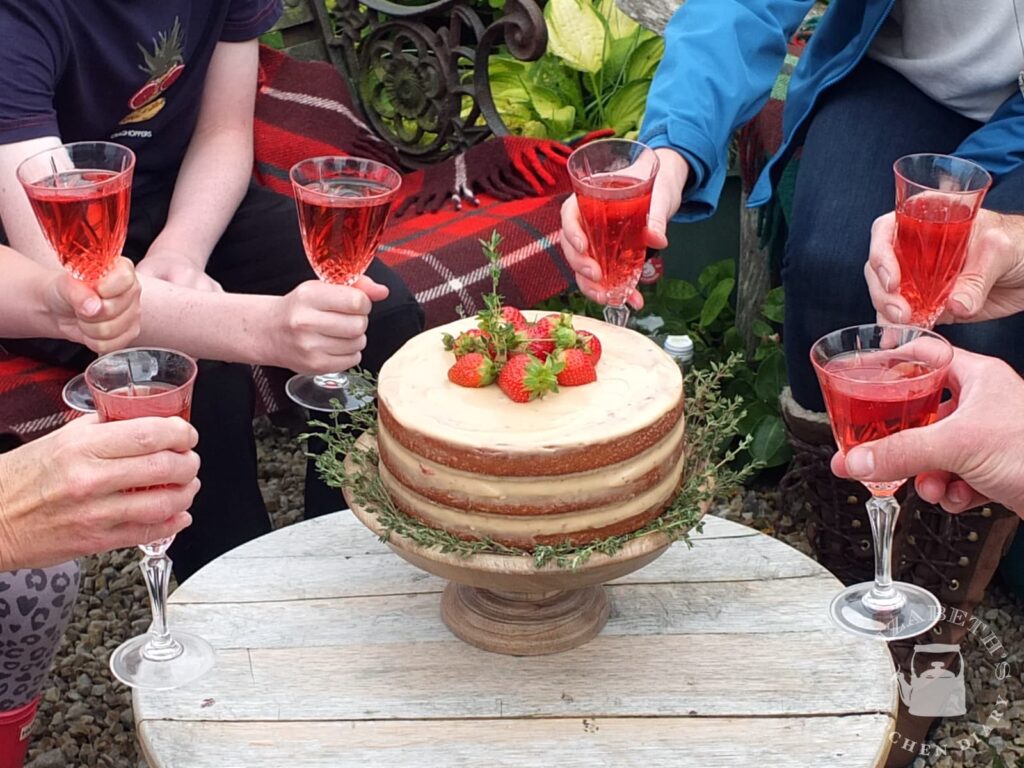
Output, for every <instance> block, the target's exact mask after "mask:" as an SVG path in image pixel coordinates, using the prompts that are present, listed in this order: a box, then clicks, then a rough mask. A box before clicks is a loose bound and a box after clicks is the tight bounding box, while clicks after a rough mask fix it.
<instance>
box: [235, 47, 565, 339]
mask: <svg viewBox="0 0 1024 768" xmlns="http://www.w3.org/2000/svg"><path fill="white" fill-rule="evenodd" d="M255 131H256V134H255V145H256V167H255V169H254V173H255V177H256V179H257V180H258V181H259V182H260V183H262V184H264V185H266V186H268V187H270V188H271V189H273V190H275V191H277V192H280V193H281V194H286V195H291V187H290V183H289V181H288V169H289V168H291V166H292V165H293V164H295V163H296V162H298V161H300V160H302V159H304V158H306V157H312V156H316V155H324V154H352V155H362V156H364V157H371V158H373V159H378V160H380V161H382V162H387V163H390V164H393V165H397V164H398V160H397V158H396V157H395V155H394V152H393V150H392V149H391V148H390V147H389V146H388V145H386V144H385V143H384V142H382V141H381V140H380V139H378V138H377V137H376V136H374V135H372V134H371V133H370V129H369V128H368V127H367V126H366V125H365V124H363V122H362V120H361V118H360V117H359V116H358V113H357V110H356V108H355V106H354V104H353V101H352V98H351V96H350V94H349V90H348V86H347V85H346V83H345V81H344V80H343V79H342V78H341V76H340V75H339V74H338V73H337V71H336V70H335V69H334V68H333V67H332V66H330V65H329V64H322V63H309V62H299V61H296V60H294V59H291V58H289V57H287V56H284V55H282V54H280V53H278V52H276V51H273V50H271V49H269V48H263V49H262V50H261V53H260V87H259V92H258V96H257V101H256V129H255ZM569 152H570V148H569V147H566V146H565V145H562V144H559V143H557V142H552V141H540V140H534V139H523V138H519V137H503V138H500V139H493V140H491V141H487V142H484V143H482V144H478V145H476V146H474V147H472V148H470V149H469V150H468V151H467V152H465V153H464V154H462V155H459V156H458V157H455V158H452V159H449V160H446V161H445V162H442V163H439V164H437V165H435V166H432V167H430V168H427V169H424V170H418V171H413V172H410V173H406V174H405V175H404V176H403V183H402V191H401V193H400V198H399V202H398V203H397V205H396V207H395V211H394V214H393V216H392V220H391V222H390V223H389V225H388V229H387V230H386V231H385V234H384V239H383V245H382V246H381V249H380V251H379V256H380V258H381V259H383V260H384V261H385V262H386V263H387V264H388V265H389V266H391V267H393V268H394V269H395V270H396V271H397V272H398V274H399V275H400V276H401V277H402V279H403V280H404V281H405V283H406V285H408V286H409V288H410V289H411V290H412V292H413V293H414V294H415V296H416V298H417V300H418V301H419V302H420V304H421V305H422V306H423V308H424V310H425V312H426V316H427V325H428V326H435V325H440V324H442V323H445V322H448V321H450V320H454V319H455V318H456V317H457V312H456V310H457V308H458V307H459V306H462V308H463V309H464V310H465V311H466V312H467V313H472V312H474V311H476V309H478V308H479V303H480V299H479V297H480V294H481V292H482V290H484V289H485V288H486V287H489V279H490V278H489V273H488V271H487V261H486V259H485V258H484V256H483V253H482V252H481V249H480V244H479V240H480V239H481V238H486V237H489V236H490V234H491V232H492V231H493V230H497V231H498V232H499V233H500V234H501V235H502V238H503V245H502V251H503V254H504V260H503V267H504V269H503V271H502V284H501V291H502V293H503V294H504V295H505V296H506V298H507V299H508V301H510V302H512V303H515V304H518V305H520V306H523V307H529V306H532V305H533V304H536V303H537V302H540V301H542V300H544V299H547V298H550V297H551V296H554V295H556V294H558V293H561V292H562V291H564V290H566V289H567V288H568V287H569V285H570V281H571V270H570V269H569V267H568V265H567V264H566V263H565V261H564V259H563V257H562V254H561V251H560V249H559V247H558V232H559V228H560V224H559V208H560V206H561V203H562V200H564V198H565V196H566V195H567V194H568V193H569V190H570V185H569V179H568V174H567V173H566V171H565V161H566V159H567V157H568V154H569Z"/></svg>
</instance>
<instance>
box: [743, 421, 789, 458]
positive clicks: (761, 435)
mask: <svg viewBox="0 0 1024 768" xmlns="http://www.w3.org/2000/svg"><path fill="white" fill-rule="evenodd" d="M753 436H754V437H753V440H751V441H750V448H749V451H750V456H751V458H752V459H753V460H754V461H756V462H758V463H760V464H763V465H764V466H765V467H777V466H779V465H781V464H785V463H786V462H787V461H788V460H789V444H788V443H787V442H786V428H785V426H783V423H782V417H781V416H776V415H774V414H771V415H768V416H763V417H761V419H760V420H759V421H758V422H757V425H756V426H755V427H754V431H753Z"/></svg>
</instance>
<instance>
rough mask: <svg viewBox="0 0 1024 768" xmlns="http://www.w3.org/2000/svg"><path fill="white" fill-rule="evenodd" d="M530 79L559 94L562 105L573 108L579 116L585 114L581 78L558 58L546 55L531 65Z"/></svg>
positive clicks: (529, 70) (529, 69)
mask: <svg viewBox="0 0 1024 768" xmlns="http://www.w3.org/2000/svg"><path fill="white" fill-rule="evenodd" d="M528 77H529V79H530V81H531V82H534V83H537V84H538V85H540V86H542V87H544V88H547V89H549V90H551V91H553V92H554V93H556V94H558V97H559V99H560V101H561V102H562V104H565V105H568V106H572V107H573V108H574V109H575V110H576V112H577V113H578V114H582V113H583V111H584V108H585V107H584V102H583V88H582V87H581V86H580V76H579V74H578V73H577V72H576V71H575V70H572V69H569V67H567V66H565V63H564V62H563V61H562V60H561V59H559V58H558V57H557V56H552V55H551V54H550V53H545V54H544V55H543V56H541V58H540V59H538V60H537V61H535V62H533V63H532V64H531V65H529V68H528Z"/></svg>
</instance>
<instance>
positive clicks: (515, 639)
mask: <svg viewBox="0 0 1024 768" xmlns="http://www.w3.org/2000/svg"><path fill="white" fill-rule="evenodd" d="M358 444H359V445H360V446H361V447H374V445H375V441H373V438H370V437H368V436H366V435H364V436H363V437H361V438H360V439H359V443H358ZM345 498H346V499H347V501H348V503H349V506H351V508H352V512H353V514H354V515H355V516H356V518H358V519H359V521H360V522H361V523H362V524H363V525H365V526H366V527H367V528H369V529H370V530H371V531H373V532H374V533H376V534H377V535H378V536H380V537H381V538H385V537H386V541H387V544H388V546H389V547H390V548H391V549H392V551H394V552H395V554H397V555H398V556H399V557H401V558H403V559H405V560H406V561H408V562H409V563H412V564H413V565H415V566H416V567H417V568H420V569H422V570H424V571H426V572H427V573H431V574H433V575H435V576H439V577H441V578H442V579H446V580H447V581H448V582H449V583H448V585H447V586H446V587H445V590H444V594H443V596H442V598H441V618H442V619H443V620H444V623H445V625H446V626H447V627H448V629H450V630H451V631H452V633H453V634H454V635H455V636H456V637H458V638H460V639H461V640H464V641H465V642H467V643H469V644H471V645H475V646H476V647H477V648H482V649H483V650H485V651H491V652H493V653H504V654H508V655H511V656H541V655H545V654H549V653H559V652H561V651H567V650H569V649H570V648H576V647H577V646H580V645H583V644H584V643H586V642H588V641H589V640H592V639H593V638H594V637H596V636H597V635H598V633H600V631H601V629H602V628H603V627H604V625H605V622H607V621H608V597H607V595H606V594H605V590H604V587H603V586H601V585H602V584H604V583H606V582H609V581H614V580H615V579H618V578H621V577H623V576H626V575H627V574H630V573H632V572H633V571H637V570H639V569H641V568H643V567H644V566H645V565H648V564H649V563H651V562H653V561H654V560H656V559H657V558H658V557H660V556H661V555H662V554H663V553H664V552H665V551H666V550H667V549H668V548H669V546H671V544H672V540H671V539H670V538H669V537H668V536H666V535H665V534H663V533H651V534H648V535H645V536H641V537H639V538H636V539H633V540H632V541H629V542H627V543H626V544H625V545H624V546H623V547H622V549H620V550H619V551H618V552H616V553H615V554H614V555H604V554H600V553H595V554H594V555H592V556H591V557H590V558H589V559H588V560H587V561H586V563H584V564H583V565H581V566H579V567H578V568H576V569H569V568H560V567H558V566H557V565H555V564H548V565H545V566H543V567H541V568H538V567H537V566H536V565H534V561H533V558H531V557H529V556H526V555H521V556H520V555H496V554H495V555H492V554H474V555H469V556H460V555H457V554H454V553H444V552H441V551H440V550H438V549H437V548H434V547H424V546H422V545H420V544H417V543H416V542H415V541H413V540H412V539H410V538H408V537H406V536H401V535H399V534H396V533H390V534H389V533H388V532H387V531H386V530H385V529H384V527H383V526H382V525H381V524H380V522H379V521H378V520H377V517H376V515H375V514H373V513H372V512H370V511H369V510H367V509H366V508H365V507H364V506H362V505H360V504H359V503H358V502H357V501H356V499H355V498H354V495H353V494H350V493H349V492H348V491H347V490H346V492H345ZM706 511H707V510H706V508H705V509H703V510H702V513H703V512H706Z"/></svg>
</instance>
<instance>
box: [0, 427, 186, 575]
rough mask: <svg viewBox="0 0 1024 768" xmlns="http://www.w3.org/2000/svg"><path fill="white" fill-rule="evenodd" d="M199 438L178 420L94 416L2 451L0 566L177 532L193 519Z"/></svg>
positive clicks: (33, 563)
mask: <svg viewBox="0 0 1024 768" xmlns="http://www.w3.org/2000/svg"><path fill="white" fill-rule="evenodd" d="M197 439H198V435H197V434H196V431H195V429H194V428H193V427H192V426H191V425H190V424H188V423H187V422H185V421H183V420H182V419H179V418H141V419H130V420H127V421H115V422H109V423H105V424H100V423H98V421H97V418H96V416H95V415H89V416H84V417H82V418H80V419H76V420H75V421H73V422H71V423H70V424H68V425H67V426H65V427H63V428H62V429H59V430H57V431H56V432H52V433H50V434H49V435H47V436H45V437H42V438H40V439H38V440H35V441H33V442H31V443H28V444H27V445H24V446H21V447H20V448H16V449H15V450H13V451H10V452H9V453H5V454H0V570H4V571H7V570H13V569H16V568H42V567H45V566H48V565H56V564H57V563H63V562H65V561H67V560H70V559H72V558H75V557H79V556H81V555H87V554H93V553H96V552H104V551H106V550H109V549H117V548H119V547H130V546H135V545H137V544H142V543H144V542H148V541H155V540H156V539H162V538H165V537H168V536H173V535H174V534H175V533H177V532H178V531H180V530H181V529H182V528H185V527H186V526H187V525H189V524H190V523H191V522H192V518H191V516H190V515H189V514H188V512H187V511H185V510H187V509H188V508H189V506H190V505H191V503H192V497H193V496H195V494H196V491H198V490H199V481H198V480H197V479H196V472H197V470H198V469H199V457H198V456H197V455H196V454H195V453H194V452H193V451H192V449H193V448H194V447H195V445H196V441H197ZM129 490H130V491H131V493H126V491H129Z"/></svg>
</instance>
